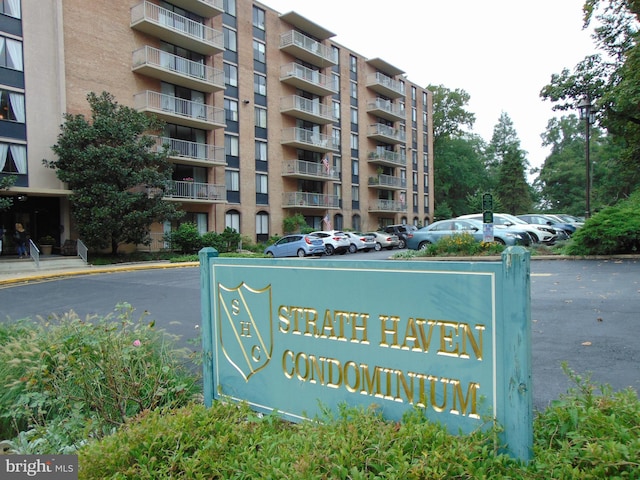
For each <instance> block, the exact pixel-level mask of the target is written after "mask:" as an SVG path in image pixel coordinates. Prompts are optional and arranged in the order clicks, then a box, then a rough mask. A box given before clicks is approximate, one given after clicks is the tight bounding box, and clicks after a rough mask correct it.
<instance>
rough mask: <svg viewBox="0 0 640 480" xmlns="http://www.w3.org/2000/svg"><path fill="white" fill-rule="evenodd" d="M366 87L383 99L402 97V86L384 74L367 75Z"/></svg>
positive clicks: (403, 94)
mask: <svg viewBox="0 0 640 480" xmlns="http://www.w3.org/2000/svg"><path fill="white" fill-rule="evenodd" d="M367 87H369V88H370V89H371V90H373V91H375V92H378V93H380V94H382V95H384V96H385V97H389V98H399V97H404V96H405V93H404V85H403V84H402V83H401V82H398V81H397V80H394V79H393V78H391V77H388V76H386V75H385V74H384V73H380V72H376V73H371V74H369V75H367Z"/></svg>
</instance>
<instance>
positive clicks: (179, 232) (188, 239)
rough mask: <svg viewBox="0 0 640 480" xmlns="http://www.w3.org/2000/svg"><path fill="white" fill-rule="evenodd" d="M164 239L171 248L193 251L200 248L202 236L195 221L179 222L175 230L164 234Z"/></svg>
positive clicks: (183, 251)
mask: <svg viewBox="0 0 640 480" xmlns="http://www.w3.org/2000/svg"><path fill="white" fill-rule="evenodd" d="M165 239H166V240H167V241H168V242H169V243H170V244H171V248H172V249H173V250H178V251H179V252H181V253H193V252H197V251H198V250H200V248H202V238H201V237H200V232H199V231H198V227H197V225H196V224H195V223H189V222H186V223H182V224H180V226H179V227H178V228H177V229H176V230H174V231H172V232H170V233H168V234H166V235H165Z"/></svg>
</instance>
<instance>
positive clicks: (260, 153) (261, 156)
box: [256, 141, 267, 162]
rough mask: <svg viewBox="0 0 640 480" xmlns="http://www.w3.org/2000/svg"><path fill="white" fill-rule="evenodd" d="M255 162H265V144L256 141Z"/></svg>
mask: <svg viewBox="0 0 640 480" xmlns="http://www.w3.org/2000/svg"><path fill="white" fill-rule="evenodd" d="M256 160H259V161H262V162H266V161H267V142H258V141H256Z"/></svg>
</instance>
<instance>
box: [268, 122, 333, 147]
mask: <svg viewBox="0 0 640 480" xmlns="http://www.w3.org/2000/svg"><path fill="white" fill-rule="evenodd" d="M280 143H281V144H282V145H288V146H290V147H295V148H301V149H303V150H311V151H313V152H321V153H327V152H332V151H335V150H337V148H336V147H334V145H333V138H331V137H330V136H329V135H323V134H322V133H314V132H313V130H305V129H304V128H298V127H293V128H285V129H284V130H283V131H282V140H281V141H280Z"/></svg>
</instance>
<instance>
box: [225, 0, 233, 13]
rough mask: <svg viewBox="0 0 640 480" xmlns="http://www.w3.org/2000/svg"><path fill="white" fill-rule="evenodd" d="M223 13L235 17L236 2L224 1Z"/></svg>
mask: <svg viewBox="0 0 640 480" xmlns="http://www.w3.org/2000/svg"><path fill="white" fill-rule="evenodd" d="M224 11H225V12H226V13H227V14H229V15H231V16H232V17H235V16H236V0H224Z"/></svg>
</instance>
